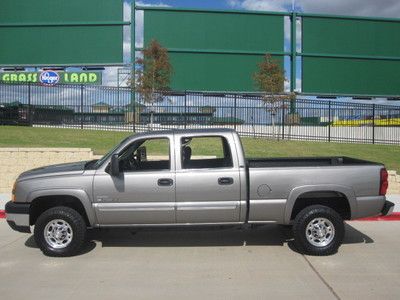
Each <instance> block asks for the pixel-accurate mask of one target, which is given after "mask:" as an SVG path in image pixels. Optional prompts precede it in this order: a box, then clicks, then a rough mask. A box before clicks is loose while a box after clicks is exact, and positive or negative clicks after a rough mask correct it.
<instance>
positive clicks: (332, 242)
mask: <svg viewBox="0 0 400 300" xmlns="http://www.w3.org/2000/svg"><path fill="white" fill-rule="evenodd" d="M293 235H294V242H295V245H296V247H297V249H298V250H299V251H300V252H302V253H304V254H309V255H321V256H322V255H331V254H334V253H336V252H337V250H338V248H339V247H340V245H341V244H342V241H343V237H344V222H343V219H342V217H341V216H340V215H339V214H338V213H337V212H336V211H334V210H333V209H331V208H329V207H327V206H322V205H312V206H309V207H306V208H304V209H303V210H302V211H300V212H299V214H298V215H297V216H296V218H295V220H294V224H293Z"/></svg>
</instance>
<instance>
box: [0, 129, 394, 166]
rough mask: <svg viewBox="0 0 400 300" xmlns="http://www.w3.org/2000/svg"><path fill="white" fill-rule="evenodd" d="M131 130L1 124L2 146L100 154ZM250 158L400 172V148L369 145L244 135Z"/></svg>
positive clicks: (206, 150)
mask: <svg viewBox="0 0 400 300" xmlns="http://www.w3.org/2000/svg"><path fill="white" fill-rule="evenodd" d="M130 134H131V133H128V132H114V131H97V130H80V129H61V128H60V129H59V128H32V127H19V126H0V147H78V148H91V149H93V151H94V152H95V153H96V154H103V153H105V152H107V151H108V150H109V149H111V148H112V147H113V146H114V145H115V144H116V143H118V142H119V141H120V140H122V139H123V138H124V137H126V136H128V135H130ZM242 142H243V146H244V149H245V152H246V156H247V157H285V156H286V157H287V156H351V157H354V158H360V159H366V160H371V161H376V162H382V163H384V164H385V165H386V166H387V168H388V169H391V170H397V171H400V147H399V146H387V145H369V144H343V143H326V142H302V141H272V140H268V139H254V138H243V139H242ZM212 147H213V145H212V144H211V143H203V145H202V148H203V152H204V153H203V154H204V155H207V154H212V153H211V152H210V150H209V149H212Z"/></svg>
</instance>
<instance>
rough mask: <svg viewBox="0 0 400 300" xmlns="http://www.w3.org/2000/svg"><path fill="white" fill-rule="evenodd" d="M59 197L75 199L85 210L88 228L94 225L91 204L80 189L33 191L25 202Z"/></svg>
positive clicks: (94, 220) (94, 218)
mask: <svg viewBox="0 0 400 300" xmlns="http://www.w3.org/2000/svg"><path fill="white" fill-rule="evenodd" d="M60 195H63V196H72V197H75V198H77V199H78V200H79V201H80V202H81V204H82V205H83V208H84V209H85V212H86V215H87V217H88V220H89V224H90V226H93V225H94V224H96V215H95V213H94V210H93V207H92V202H91V201H90V198H89V196H88V194H87V193H86V192H85V191H84V190H82V189H57V188H56V189H46V190H35V191H32V192H30V193H29V194H28V196H27V202H29V203H32V201H33V200H34V199H36V198H38V197H44V196H60Z"/></svg>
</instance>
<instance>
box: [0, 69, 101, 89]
mask: <svg viewBox="0 0 400 300" xmlns="http://www.w3.org/2000/svg"><path fill="white" fill-rule="evenodd" d="M0 82H1V83H38V84H43V85H56V84H59V83H60V84H96V85H101V84H102V73H101V72H59V71H52V70H46V71H42V72H1V73H0Z"/></svg>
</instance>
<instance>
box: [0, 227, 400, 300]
mask: <svg viewBox="0 0 400 300" xmlns="http://www.w3.org/2000/svg"><path fill="white" fill-rule="evenodd" d="M399 230H400V222H349V223H348V225H346V238H345V241H344V244H343V246H342V247H341V248H340V249H339V252H338V253H337V254H335V255H333V256H329V257H310V256H304V255H301V254H299V253H297V252H296V251H295V249H294V248H293V246H292V244H291V242H290V239H291V235H290V230H288V229H287V228H285V227H282V226H277V225H267V226H263V227H260V228H257V229H254V230H248V229H246V230H240V229H222V230H214V231H205V230H202V231H200V230H198V231H170V230H168V231H143V232H137V233H135V232H133V231H132V230H123V229H120V230H102V231H93V232H91V233H90V234H89V236H90V240H91V241H90V242H88V245H87V246H86V248H85V251H84V252H83V253H82V254H81V255H79V256H76V257H70V258H50V257H45V256H44V255H42V253H41V252H40V250H39V249H38V248H37V247H36V245H35V242H34V240H33V237H32V236H31V235H29V234H22V233H17V232H13V231H12V230H11V229H10V228H8V226H7V224H6V222H5V221H4V220H0V295H1V298H2V299H30V300H31V299H55V298H57V299H127V298H130V299H152V298H162V299H244V298H247V299H266V298H277V297H280V298H285V299H290V298H292V299H295V298H300V297H301V298H308V299H321V298H323V299H376V298H385V299H398V295H399V294H400V259H399V253H400V241H399V237H400V235H399Z"/></svg>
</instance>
